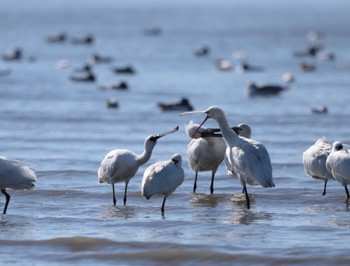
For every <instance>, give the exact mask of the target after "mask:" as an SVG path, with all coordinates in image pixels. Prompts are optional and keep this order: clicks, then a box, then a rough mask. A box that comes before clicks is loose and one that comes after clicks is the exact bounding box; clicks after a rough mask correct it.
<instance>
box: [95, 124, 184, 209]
mask: <svg viewBox="0 0 350 266" xmlns="http://www.w3.org/2000/svg"><path fill="white" fill-rule="evenodd" d="M178 129H179V127H178V126H177V127H175V128H173V129H171V130H169V131H166V132H164V133H161V134H159V135H153V136H148V137H147V138H146V140H145V144H144V151H143V153H142V154H136V153H134V152H132V151H130V150H125V149H117V150H112V151H110V152H109V153H108V154H107V155H106V156H105V158H104V159H103V160H102V162H101V165H100V168H99V169H98V181H99V183H104V182H106V183H108V184H111V185H112V190H113V204H114V205H116V203H117V200H116V197H115V190H114V184H115V183H121V182H125V190H124V206H125V205H126V198H127V195H126V194H127V189H128V184H129V181H130V179H131V178H132V177H134V176H135V174H136V172H137V170H138V169H139V167H140V166H141V165H143V164H145V163H146V162H147V161H148V160H149V159H150V158H151V155H152V151H153V148H154V147H155V146H156V144H157V140H158V139H160V138H161V137H164V136H166V135H168V134H170V133H173V132H175V131H177V130H178Z"/></svg>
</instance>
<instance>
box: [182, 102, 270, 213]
mask: <svg viewBox="0 0 350 266" xmlns="http://www.w3.org/2000/svg"><path fill="white" fill-rule="evenodd" d="M190 113H202V114H203V113H204V114H206V115H207V116H206V117H205V119H204V120H203V122H202V123H201V124H200V125H199V127H198V130H199V129H200V127H201V126H202V125H203V124H204V123H205V122H206V121H207V120H208V119H209V118H212V119H214V120H215V121H216V122H217V123H218V124H219V127H220V130H221V133H222V135H223V138H224V140H225V142H226V145H227V147H226V154H225V160H226V162H227V164H226V167H227V169H228V173H229V174H230V175H233V174H234V177H237V178H238V179H239V180H240V182H241V184H242V186H243V191H244V194H245V198H246V204H247V208H248V209H249V208H250V199H249V195H248V190H247V187H246V185H247V184H249V185H256V184H260V185H261V186H263V187H266V188H267V187H274V186H275V184H274V182H273V177H272V166H271V160H270V156H269V154H268V152H267V150H266V148H265V146H264V145H263V144H262V143H260V142H257V141H255V140H252V139H246V138H244V137H240V136H238V135H237V134H236V133H234V132H233V131H232V129H231V128H230V126H229V125H228V122H227V118H226V116H225V114H224V112H223V110H222V109H220V108H219V107H216V106H212V107H209V108H208V109H207V110H206V111H193V112H186V113H183V114H190ZM183 114H181V115H183Z"/></svg>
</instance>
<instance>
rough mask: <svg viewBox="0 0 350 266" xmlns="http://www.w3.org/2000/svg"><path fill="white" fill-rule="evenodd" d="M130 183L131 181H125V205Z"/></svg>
mask: <svg viewBox="0 0 350 266" xmlns="http://www.w3.org/2000/svg"><path fill="white" fill-rule="evenodd" d="M128 184H129V181H126V182H125V190H124V206H125V205H126V194H127V192H128Z"/></svg>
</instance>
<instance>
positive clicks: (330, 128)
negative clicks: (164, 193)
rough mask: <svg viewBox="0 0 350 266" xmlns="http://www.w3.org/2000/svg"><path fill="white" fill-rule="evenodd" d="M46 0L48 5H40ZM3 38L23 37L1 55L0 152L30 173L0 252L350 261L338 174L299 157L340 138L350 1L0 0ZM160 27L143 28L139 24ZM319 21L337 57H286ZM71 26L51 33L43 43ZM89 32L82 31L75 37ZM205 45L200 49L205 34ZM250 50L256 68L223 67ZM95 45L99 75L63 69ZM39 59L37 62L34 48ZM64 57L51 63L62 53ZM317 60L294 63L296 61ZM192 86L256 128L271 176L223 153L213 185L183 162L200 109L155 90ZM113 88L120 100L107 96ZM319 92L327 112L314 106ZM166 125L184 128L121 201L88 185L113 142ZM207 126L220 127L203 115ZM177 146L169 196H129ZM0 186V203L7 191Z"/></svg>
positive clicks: (5, 221) (24, 260)
mask: <svg viewBox="0 0 350 266" xmlns="http://www.w3.org/2000/svg"><path fill="white" fill-rule="evenodd" d="M51 2H52V3H51ZM0 6H1V7H0V32H1V41H0V51H1V53H3V52H6V51H8V50H10V49H13V48H15V47H20V48H21V49H22V51H23V56H24V58H23V59H22V60H20V61H19V62H7V61H3V60H2V61H0V70H2V69H10V70H11V73H10V75H8V76H0V96H1V97H0V103H1V104H0V123H1V129H0V138H1V145H0V149H1V155H3V156H6V157H8V158H13V159H18V160H22V161H24V162H26V163H27V164H29V165H31V166H32V167H33V168H34V169H35V170H36V171H37V173H38V181H37V184H36V189H35V190H33V191H11V190H9V192H10V194H11V195H12V198H11V203H10V206H9V209H8V214H7V215H2V216H0V260H1V262H2V264H5V265H7V264H8V265H24V264H25V265H49V264H52V265H56V264H57V265H58V264H62V263H64V264H74V265H78V264H84V265H96V263H99V264H101V265H102V264H106V265H108V264H111V265H112V264H113V265H115V264H116V263H117V264H142V265H148V264H149V265H160V264H163V263H167V264H173V265H193V264H197V263H202V264H208V265H211V264H213V263H216V264H220V265H221V264H222V265H232V264H235V265H240V264H242V265H246V264H248V263H249V264H256V265H264V264H270V265H271V264H272V265H281V264H283V265H288V264H303V265H322V264H323V265H329V264H343V265H348V264H349V263H350V255H349V245H348V242H349V241H348V238H349V237H350V228H349V226H350V212H349V210H350V209H349V206H348V205H347V204H346V203H345V192H344V188H343V187H342V186H341V185H340V184H338V183H337V182H336V181H334V182H329V185H328V192H327V195H326V196H322V195H321V193H322V189H323V182H321V181H315V180H313V179H312V178H310V177H308V176H306V175H305V173H304V170H303V166H302V162H301V156H302V152H303V151H304V150H305V149H307V147H308V146H310V145H311V144H312V143H313V142H314V141H315V140H316V139H317V138H319V137H322V136H326V137H327V138H328V140H329V141H331V142H332V141H334V140H340V141H343V142H345V143H350V135H349V129H350V121H349V114H350V105H349V100H350V96H349V95H350V94H349V93H348V89H349V87H350V76H349V71H350V49H349V47H350V39H349V34H350V29H349V27H348V25H350V17H349V16H348V10H349V8H350V4H349V3H348V2H347V1H345V0H343V1H341V0H336V1H322V2H320V1H311V0H307V1H301V0H300V1H299V0H298V1H289V2H287V1H272V0H268V1H263V2H262V1H224V0H220V1H214V2H212V1H204V2H203V1H175V2H171V3H170V2H169V3H168V2H166V3H164V1H160V0H153V1H142V0H137V1H111V0H110V1H108V0H102V1H66V0H64V1H55V2H53V1H39V0H30V1H19V0H14V1H5V0H0ZM154 27H159V28H161V29H162V34H160V35H159V36H147V35H144V34H143V30H144V29H149V28H154ZM311 30H315V31H318V32H321V33H322V40H321V42H322V44H323V45H324V52H332V53H334V54H335V55H336V60H335V61H332V62H321V61H317V60H315V59H314V58H296V57H294V56H293V52H294V51H295V50H302V49H304V48H305V47H306V46H307V45H308V40H307V38H306V37H307V33H308V32H309V31H311ZM62 31H63V32H66V33H67V35H68V40H67V41H66V42H64V43H61V44H49V43H47V42H45V38H46V37H47V36H48V35H52V34H56V33H59V32H62ZM81 34H93V36H94V37H95V41H94V43H93V44H92V45H73V44H72V43H71V38H72V37H73V36H78V35H81ZM204 44H205V45H208V46H209V47H210V49H211V52H210V54H209V55H208V56H205V57H195V56H194V55H193V52H194V50H195V49H196V48H198V47H200V46H201V45H204ZM234 51H245V52H246V53H247V54H248V55H249V57H248V60H249V62H250V63H251V64H254V65H258V66H263V67H264V68H265V71H263V72H250V73H239V72H238V71H236V70H235V69H234V70H232V71H227V72H220V71H218V70H217V69H216V67H215V62H216V60H217V59H228V60H230V61H231V62H232V64H233V65H234V66H237V64H238V61H237V60H236V59H235V58H234V57H233V56H232V53H233V52H234ZM94 53H98V54H100V55H103V56H111V57H113V58H114V61H112V62H111V63H109V64H106V63H104V64H102V63H101V64H96V65H94V69H93V71H94V73H95V74H96V76H97V81H96V82H93V83H74V82H72V81H71V80H70V79H69V76H70V75H72V74H73V73H74V68H76V67H79V66H81V65H82V64H84V63H85V62H86V60H87V58H88V57H89V56H90V55H92V54H94ZM33 57H35V58H36V60H35V61H34V62H30V60H29V59H30V58H33ZM63 59H66V60H70V63H71V65H70V67H68V68H65V69H57V68H56V67H55V63H56V62H57V61H59V60H63ZM303 61H306V62H310V63H314V64H316V67H317V69H316V71H315V72H311V73H302V72H300V71H299V67H298V66H299V63H300V62H303ZM126 64H132V65H133V66H134V67H135V69H136V71H137V74H136V75H116V74H115V73H113V72H112V71H111V68H112V67H114V66H120V65H126ZM285 72H292V73H293V74H294V75H295V79H296V81H295V83H293V84H292V85H291V86H290V89H289V90H288V91H287V92H285V93H284V94H282V95H281V96H279V97H272V98H263V99H259V98H256V99H248V98H247V97H246V92H245V85H246V84H247V83H248V82H250V81H255V82H258V83H264V82H267V83H275V84H283V81H282V79H281V77H282V75H283V74H284V73H285ZM120 80H125V81H127V82H128V83H129V85H130V89H129V90H128V91H101V90H99V89H98V86H99V85H101V84H106V83H112V82H118V81H120ZM183 96H184V97H188V98H189V99H190V101H191V103H192V104H193V105H194V107H195V109H196V110H204V109H206V108H207V107H209V106H211V105H217V106H220V107H221V108H223V109H224V110H225V111H226V113H227V116H228V120H229V122H230V123H231V124H238V123H241V122H244V123H247V124H249V125H251V127H252V129H253V137H254V138H255V139H257V140H260V141H262V142H263V143H264V144H265V145H266V147H267V149H268V151H269V153H270V156H271V160H272V165H273V175H274V179H275V183H276V188H274V189H264V188H262V187H260V186H259V187H258V186H257V187H248V190H249V192H250V193H251V196H252V206H251V209H250V210H247V209H246V208H245V201H244V197H243V195H242V194H240V192H241V189H242V188H241V185H240V183H239V182H238V181H237V180H233V179H232V178H230V177H228V176H227V174H226V170H225V169H224V167H223V166H221V167H220V168H219V170H218V172H217V177H216V181H215V194H214V195H210V194H209V183H210V173H200V175H199V181H198V189H197V192H198V193H197V194H193V193H191V192H192V185H193V177H194V173H193V172H192V171H191V169H189V167H188V165H187V161H186V148H187V145H188V143H189V141H190V140H189V138H188V137H187V135H186V134H185V132H184V125H185V124H186V123H187V122H188V121H189V120H194V121H195V122H197V123H198V122H201V120H202V119H203V116H201V115H193V116H186V117H179V116H178V112H171V113H162V112H161V111H160V110H159V109H158V107H157V103H158V102H163V101H171V100H176V99H178V98H180V97H183ZM110 97H115V98H117V99H118V101H119V108H118V109H114V110H111V109H107V108H106V107H105V101H106V100H107V99H108V98H110ZM319 105H326V106H327V107H328V108H329V113H328V114H327V115H312V114H311V113H310V108H311V107H315V106H319ZM176 125H179V126H180V130H179V132H177V133H175V134H172V135H170V136H168V137H165V138H163V139H161V140H159V142H158V144H157V146H156V147H155V149H154V151H153V155H152V158H151V159H150V161H149V162H148V163H146V164H145V165H144V166H142V167H141V168H140V169H139V171H138V173H137V175H136V176H135V177H134V178H133V179H132V180H131V181H130V184H129V189H128V192H129V193H128V202H127V206H126V207H124V206H121V205H122V204H121V203H122V194H123V188H124V185H123V184H117V185H116V189H117V206H116V207H115V206H113V205H112V191H111V187H110V186H109V185H106V184H103V185H99V184H98V182H97V169H98V167H99V163H100V161H101V159H102V158H103V157H104V155H105V154H106V153H107V152H108V151H110V150H112V149H116V148H128V149H131V150H133V151H135V152H137V153H141V152H142V148H143V143H144V139H145V138H146V137H147V136H148V135H151V134H156V133H160V132H162V131H165V130H168V129H170V128H172V127H174V126H176ZM208 126H216V125H215V123H214V122H213V121H209V122H208ZM174 153H180V154H182V156H183V158H184V163H183V167H184V169H185V174H186V178H185V181H184V183H183V185H182V186H181V187H179V188H178V189H177V191H176V192H175V193H174V194H173V195H172V196H171V197H169V199H168V200H167V205H166V214H165V217H163V218H162V217H161V215H160V206H161V203H162V199H161V198H160V197H155V198H152V199H150V200H149V201H147V200H145V199H143V198H142V197H141V195H140V184H141V178H142V174H143V171H144V170H145V168H146V167H147V166H148V165H150V164H151V163H154V162H156V161H158V160H166V159H170V158H171V156H172V155H173V154H174ZM4 200H5V199H4V197H1V206H0V207H1V208H2V206H3V203H4Z"/></svg>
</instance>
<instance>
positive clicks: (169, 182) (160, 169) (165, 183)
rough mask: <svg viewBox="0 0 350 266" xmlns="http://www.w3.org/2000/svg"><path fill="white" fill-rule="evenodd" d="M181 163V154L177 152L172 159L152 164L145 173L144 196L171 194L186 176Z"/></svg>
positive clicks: (142, 188) (142, 186)
mask: <svg viewBox="0 0 350 266" xmlns="http://www.w3.org/2000/svg"><path fill="white" fill-rule="evenodd" d="M181 163H182V158H181V155H180V154H175V155H173V157H172V159H171V160H167V161H160V162H156V163H154V164H152V165H150V166H149V167H148V168H147V169H146V170H145V172H144V174H143V178H142V185H141V193H142V196H143V197H145V198H147V199H149V198H150V197H152V196H154V195H163V196H164V197H168V196H169V195H171V194H172V193H173V192H174V191H175V190H176V188H177V187H178V186H180V185H181V184H182V182H183V181H184V178H185V172H184V170H183V168H182V167H181Z"/></svg>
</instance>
